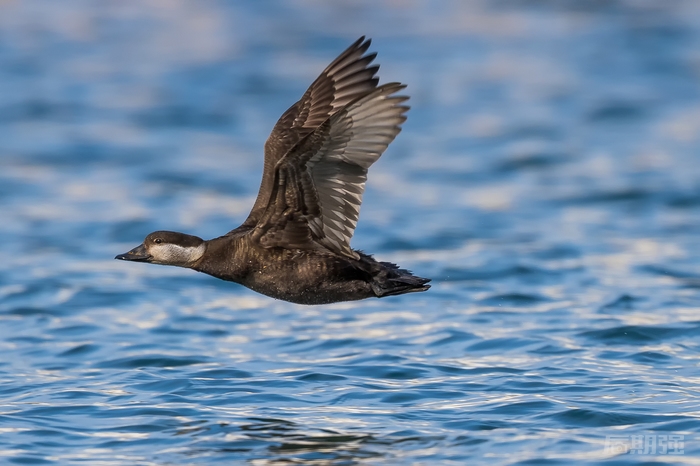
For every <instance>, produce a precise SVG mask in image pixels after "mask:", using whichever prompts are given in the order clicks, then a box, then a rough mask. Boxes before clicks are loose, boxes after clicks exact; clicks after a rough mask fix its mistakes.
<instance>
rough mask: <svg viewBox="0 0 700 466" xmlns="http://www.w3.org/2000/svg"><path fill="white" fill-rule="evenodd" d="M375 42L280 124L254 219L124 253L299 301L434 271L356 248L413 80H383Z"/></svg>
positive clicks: (362, 292)
mask: <svg viewBox="0 0 700 466" xmlns="http://www.w3.org/2000/svg"><path fill="white" fill-rule="evenodd" d="M370 42H371V40H370V39H367V40H365V38H364V37H361V38H360V39H358V40H357V41H356V42H355V43H354V44H352V45H351V46H350V47H349V48H348V49H347V50H345V51H344V52H343V53H341V54H340V55H339V56H338V58H336V59H335V60H333V62H332V63H331V64H330V65H328V67H327V68H326V69H325V70H323V72H322V73H321V75H320V76H319V77H318V78H317V79H316V80H315V81H314V82H313V84H311V86H310V87H309V88H308V89H307V91H306V92H305V93H304V95H303V96H302V98H301V99H300V100H299V101H298V102H297V103H295V104H294V105H292V106H291V107H290V108H289V109H288V110H287V111H286V112H284V114H282V116H281V117H280V119H279V120H278V121H277V123H276V124H275V126H274V128H273V129H272V133H271V134H270V136H269V137H268V139H267V142H266V143H265V163H264V168H263V176H262V183H261V184H260V190H259V192H258V197H257V199H256V200H255V204H254V205H253V209H252V210H251V212H250V214H249V215H248V218H247V219H246V220H245V221H244V222H243V224H242V225H241V226H239V227H238V228H236V229H234V230H231V231H230V232H228V233H226V234H225V235H223V236H220V237H218V238H214V239H211V240H207V241H205V240H203V239H202V238H199V237H197V236H192V235H187V234H184V233H177V232H173V231H156V232H153V233H151V234H149V235H148V236H146V239H145V240H144V242H143V244H141V245H139V246H137V247H135V248H134V249H132V250H131V251H129V252H127V253H124V254H119V255H118V256H116V257H115V259H121V260H127V261H133V262H148V263H151V264H161V265H174V266H178V267H186V268H190V269H193V270H196V271H199V272H203V273H206V274H209V275H212V276H214V277H217V278H220V279H222V280H228V281H232V282H236V283H240V284H241V285H243V286H246V287H248V288H250V289H251V290H254V291H256V292H258V293H262V294H264V295H267V296H270V297H272V298H276V299H282V300H285V301H290V302H293V303H299V304H326V303H333V302H339V301H353V300H358V299H364V298H371V297H378V298H382V297H385V296H393V295H400V294H404V293H411V292H417V291H425V290H427V289H428V288H430V285H428V284H427V283H428V282H429V281H430V280H429V279H426V278H421V277H417V276H415V275H412V274H411V272H409V271H408V270H405V269H401V268H399V266H397V265H395V264H392V263H390V262H379V261H377V260H375V259H374V258H373V257H372V256H371V255H369V254H365V253H363V252H362V251H358V250H354V249H352V248H351V247H350V239H351V238H352V235H353V233H354V231H355V226H356V225H357V220H358V217H359V214H360V204H361V203H362V195H363V193H364V190H365V182H366V180H367V170H368V169H369V167H370V166H371V165H372V164H373V163H374V162H376V161H377V160H378V159H379V157H380V156H381V155H382V153H383V152H384V151H385V150H386V148H387V147H388V146H389V144H390V143H391V141H393V140H394V138H395V137H396V135H397V134H398V133H399V132H400V131H401V124H402V123H403V122H404V121H406V115H405V114H406V112H407V111H408V109H409V107H408V106H406V105H404V102H406V101H407V100H408V97H406V96H402V95H397V93H398V92H400V91H401V90H403V89H404V88H405V87H406V86H405V85H404V84H400V83H396V82H392V83H388V84H383V85H381V86H380V85H378V84H379V79H378V78H377V77H376V73H377V71H378V70H379V66H378V65H376V64H375V65H372V61H373V60H374V58H375V57H376V53H369V54H367V53H366V52H367V49H368V48H369V46H370Z"/></svg>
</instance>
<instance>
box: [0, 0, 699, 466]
mask: <svg viewBox="0 0 700 466" xmlns="http://www.w3.org/2000/svg"><path fill="white" fill-rule="evenodd" d="M697 18H700V2H697V1H694V0H686V1H683V0H668V1H664V2H656V1H651V0H607V1H603V0H600V1H586V2H580V1H575V0H571V1H567V0H559V1H554V0H552V1H550V0H496V1H491V0H469V1H458V0H454V1H437V0H433V1H431V0H423V1H421V0H413V1H411V0H386V1H360V0H357V1H347V2H334V1H323V0H296V1H293V0H288V1H284V0H263V1H257V2H225V1H197V2H188V1H179V0H171V1H160V0H152V1H146V0H133V1H131V0H129V1H101V2H89V1H80V0H64V1H61V2H52V1H48V0H45V1H40V0H23V1H19V0H14V1H13V0H4V1H0V238H1V241H0V322H1V323H0V348H2V351H3V354H4V357H3V358H0V393H3V396H2V401H0V407H1V408H2V413H1V414H0V431H2V432H3V433H4V435H3V436H1V437H0V456H2V457H4V458H5V459H6V460H7V461H9V462H14V463H21V464H51V463H56V464H71V463H74V462H75V463H77V462H88V463H89V464H128V463H139V464H164V463H175V464H203V463H206V462H210V461H211V462H215V461H228V462H234V461H241V462H251V463H253V464H282V463H285V464H294V463H300V464H302V463H303V464H361V463H368V464H369V463H371V464H379V463H383V462H386V463H389V464H464V462H465V461H467V462H470V463H472V464H473V463H474V462H475V461H477V460H479V459H480V458H485V457H488V458H489V463H493V464H543V462H545V461H546V462H547V464H565V463H566V464H571V463H572V462H587V461H597V462H605V461H607V462H609V464H635V462H636V461H638V460H639V456H633V455H634V454H635V452H634V451H631V453H630V452H629V446H630V444H629V443H625V442H627V441H628V440H630V439H631V438H632V437H631V436H632V435H643V436H645V437H644V438H645V439H652V440H653V441H654V442H656V443H654V445H655V447H654V448H655V449H654V451H653V452H651V450H649V451H648V452H647V453H645V455H646V456H645V459H647V460H650V461H651V460H658V461H671V460H672V461H673V462H674V463H675V464H684V463H688V464H690V463H692V462H693V457H697V455H698V454H699V453H700V439H698V432H699V431H700V422H699V421H698V416H699V415H700V414H699V413H698V411H697V401H698V397H699V396H700V378H699V377H698V367H699V365H700V355H699V349H700V344H699V342H698V339H697V335H698V334H699V333H698V332H699V331H700V318H699V317H698V305H699V304H700V295H699V293H698V290H699V289H700V267H699V265H700V239H699V234H698V233H699V232H700V163H698V162H699V160H700V158H699V157H700V153H699V150H698V149H699V147H700V146H699V141H698V139H699V134H700V22H698V20H697ZM362 35H366V36H367V37H371V38H372V39H373V43H372V46H371V49H370V50H371V51H376V52H378V58H377V60H376V62H377V63H380V64H381V65H382V66H381V69H380V71H379V76H380V78H381V80H382V82H389V81H400V82H403V83H406V84H407V85H408V88H407V90H406V93H407V94H408V95H410V96H411V100H410V102H409V103H410V105H411V106H412V109H411V111H410V112H409V114H408V117H409V119H408V121H407V122H406V124H405V125H404V127H403V128H404V129H403V132H402V133H401V134H400V135H399V136H398V138H397V139H396V141H395V142H394V143H393V144H392V145H391V146H390V147H389V149H388V150H387V152H386V153H385V155H384V156H383V157H382V159H381V160H380V161H379V162H378V163H377V164H376V165H375V166H373V167H372V170H371V171H370V176H369V181H368V185H367V191H366V193H365V197H364V204H363V208H362V212H361V216H360V222H359V224H358V228H357V231H356V234H355V237H354V239H353V243H352V244H353V246H354V247H355V248H357V249H362V250H365V251H367V252H371V253H373V254H375V255H376V257H377V258H378V259H381V260H389V261H392V262H396V263H399V264H401V265H402V266H405V267H408V268H410V269H412V270H413V271H414V272H415V273H416V274H417V275H420V276H425V277H431V278H433V288H432V289H431V290H430V291H429V292H427V293H422V294H418V295H408V296H401V297H397V298H390V299H386V300H370V301H362V302H356V303H341V304H336V305H329V306H320V307H304V306H297V305H293V304H289V303H284V302H279V301H274V300H272V299H269V298H266V297H263V296H260V295H257V294H255V293H253V292H251V291H249V290H246V289H244V288H243V287H240V286H238V285H235V284H232V283H225V282H220V281H217V280H215V279H213V278H211V277H207V276H204V275H201V274H195V273H193V272H191V271H187V270H179V269H175V268H165V267H156V266H146V265H142V264H128V263H123V262H117V261H114V260H113V259H112V258H113V257H114V255H116V254H118V253H122V252H124V251H126V250H128V249H130V248H132V247H134V246H136V245H137V244H139V243H140V242H141V241H142V239H143V237H144V236H145V235H146V234H147V233H149V232H151V231H153V230H158V229H168V230H175V231H183V232H187V233H190V234H195V235H198V236H201V237H203V238H211V237H215V236H219V235H221V234H223V233H225V232H227V231H229V230H230V229H232V228H233V227H235V226H237V225H239V224H240V222H241V221H242V220H243V219H244V218H245V217H246V216H247V213H248V211H249V209H250V207H251V206H252V203H253V200H254V198H255V195H256V194H257V189H258V186H259V182H260V177H261V171H262V161H263V153H262V147H263V143H264V141H265V139H266V138H267V136H268V134H269V132H270V130H271V129H272V127H273V125H274V123H275V122H276V120H277V118H278V117H279V116H280V115H281V114H282V112H283V111H284V110H286V109H287V108H288V107H289V106H290V105H291V104H292V103H294V102H295V101H296V100H297V99H298V98H299V97H300V96H301V95H302V93H303V92H304V91H305V90H306V88H307V86H308V85H309V84H310V83H311V82H312V81H313V80H314V79H315V78H316V76H317V75H318V74H319V72H320V71H321V70H323V68H325V66H326V65H327V64H328V63H330V61H332V60H333V59H334V58H335V57H336V56H337V55H338V54H339V53H340V52H341V51H342V50H344V49H345V48H346V47H347V46H348V45H350V44H351V43H352V42H353V41H355V40H356V39H357V38H358V37H359V36H362ZM662 435H674V436H676V438H678V436H680V438H681V439H683V440H684V441H685V444H684V450H683V452H682V453H677V454H676V455H675V456H673V458H670V456H669V453H668V451H663V452H662V451H661V449H660V447H659V448H657V446H658V445H660V444H659V442H660V441H661V440H659V439H660V438H661V437H659V436H662ZM611 436H612V437H615V436H617V437H615V438H617V439H618V440H619V438H622V439H623V440H624V439H627V440H624V441H622V443H621V445H622V446H627V448H621V449H620V448H618V449H615V448H608V447H610V437H611ZM606 439H607V440H606ZM606 441H607V442H608V443H606ZM630 441H631V440H630ZM647 441H648V442H651V440H647ZM618 446H619V445H618ZM528 461H529V462H530V463H527V462H528ZM606 464H607V463H606Z"/></svg>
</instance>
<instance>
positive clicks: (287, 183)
mask: <svg viewBox="0 0 700 466" xmlns="http://www.w3.org/2000/svg"><path fill="white" fill-rule="evenodd" d="M405 87H406V86H404V85H403V84H399V83H390V84H385V85H383V86H379V87H378V88H376V89H375V90H374V91H372V92H371V93H369V94H368V95H366V96H364V97H361V98H359V99H357V100H355V101H354V102H352V103H351V104H349V105H348V106H347V107H345V108H344V109H342V110H341V111H339V112H337V113H336V114H335V115H333V116H331V117H330V118H328V119H327V120H326V121H325V122H323V123H322V124H321V125H320V126H319V127H318V128H317V129H316V130H315V131H314V132H312V133H311V134H309V135H307V136H306V137H305V138H304V139H303V140H301V141H300V142H299V143H298V144H297V145H296V146H295V147H293V148H292V149H291V150H290V151H289V152H288V153H287V155H285V156H284V157H283V158H282V159H281V160H280V161H279V162H278V163H277V166H276V167H275V171H274V183H273V189H272V191H271V196H270V202H269V203H268V205H267V206H266V209H265V211H264V213H263V214H262V216H261V219H260V221H259V222H258V224H257V226H256V227H255V230H254V232H253V238H254V239H257V240H258V241H259V243H260V245H261V246H263V247H286V248H301V249H326V250H330V251H332V252H335V253H339V254H343V255H345V256H347V257H352V258H357V253H355V252H354V251H353V250H352V249H351V248H350V239H351V238H352V235H353V233H354V232H355V226H356V225H357V219H358V217H359V214H360V204H361V203H362V195H363V193H364V190H365V181H366V180H367V169H368V168H369V167H370V165H372V164H373V163H374V162H376V161H377V159H379V157H380V156H381V155H382V153H383V152H384V151H385V150H386V148H387V146H389V144H390V143H391V141H393V140H394V138H395V137H396V135H397V134H398V133H399V132H400V131H401V124H402V123H403V122H404V121H406V116H405V115H404V113H406V111H408V108H409V107H407V106H405V105H402V102H405V101H406V100H408V97H406V96H397V95H394V94H395V93H396V92H398V91H400V90H401V89H403V88H405Z"/></svg>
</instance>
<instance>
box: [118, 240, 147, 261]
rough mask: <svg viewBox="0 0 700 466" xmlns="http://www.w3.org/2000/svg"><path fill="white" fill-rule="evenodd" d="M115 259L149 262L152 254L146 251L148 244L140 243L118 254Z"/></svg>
mask: <svg viewBox="0 0 700 466" xmlns="http://www.w3.org/2000/svg"><path fill="white" fill-rule="evenodd" d="M115 259H119V260H123V261H134V262H148V261H149V260H150V259H151V255H150V254H149V253H148V252H146V246H145V245H143V244H140V245H138V246H136V247H135V248H134V249H132V250H131V251H129V252H126V253H124V254H119V255H117V256H116V257H115Z"/></svg>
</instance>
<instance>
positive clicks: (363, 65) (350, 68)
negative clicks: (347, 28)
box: [243, 36, 379, 227]
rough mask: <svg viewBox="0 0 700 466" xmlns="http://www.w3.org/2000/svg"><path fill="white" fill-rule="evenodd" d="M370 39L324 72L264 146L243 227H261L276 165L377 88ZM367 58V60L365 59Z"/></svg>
mask: <svg viewBox="0 0 700 466" xmlns="http://www.w3.org/2000/svg"><path fill="white" fill-rule="evenodd" d="M370 43H371V39H367V40H365V38H364V36H363V37H360V38H359V39H358V40H357V41H355V43H354V44H352V45H351V46H350V47H348V49H347V50H345V51H344V52H343V53H341V54H340V55H339V56H338V58H336V59H335V60H333V62H332V63H331V64H330V65H328V67H327V68H326V69H325V70H323V72H322V73H321V75H320V76H319V77H318V78H316V81H314V82H313V84H311V86H310V87H309V88H308V89H307V91H306V92H305V93H304V95H303V96H302V98H301V100H299V101H298V102H297V103H295V104H294V105H292V106H291V107H289V109H288V110H287V111H286V112H284V114H283V115H282V116H281V117H280V119H279V120H278V121H277V123H276V124H275V127H274V128H273V129H272V133H270V136H269V137H268V139H267V142H265V165H264V168H263V177H262V182H261V183H260V191H259V192H258V197H257V199H256V200H255V204H254V205H253V209H252V210H251V212H250V215H249V216H248V218H247V219H246V221H245V222H243V226H247V227H252V226H254V225H255V224H257V223H258V221H259V220H260V216H261V215H262V213H263V212H264V210H265V208H266V206H267V204H268V201H269V199H270V193H271V191H272V189H273V186H272V183H273V177H274V170H275V166H276V165H277V162H279V160H280V159H281V158H282V157H283V156H284V155H285V154H286V153H287V152H288V151H289V150H290V149H291V148H292V147H294V145H295V144H297V143H298V142H299V141H300V140H302V139H303V138H304V137H306V136H307V135H309V134H310V133H312V132H313V131H314V130H315V129H316V128H318V126H319V125H321V124H322V123H323V122H324V121H326V120H327V119H328V118H329V117H330V116H332V115H334V114H335V113H336V112H338V110H340V109H341V108H343V107H345V106H346V105H347V104H348V103H350V102H352V101H354V100H356V99H357V98H358V97H361V96H363V95H366V94H367V93H368V92H371V91H372V90H374V89H375V88H376V87H377V83H378V82H379V80H378V78H376V77H375V74H376V73H377V70H379V65H374V66H369V65H370V63H372V60H374V58H375V57H376V55H377V54H376V53H371V54H368V55H364V53H365V52H366V51H367V49H368V48H369V46H370ZM363 55H364V56H363Z"/></svg>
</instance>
